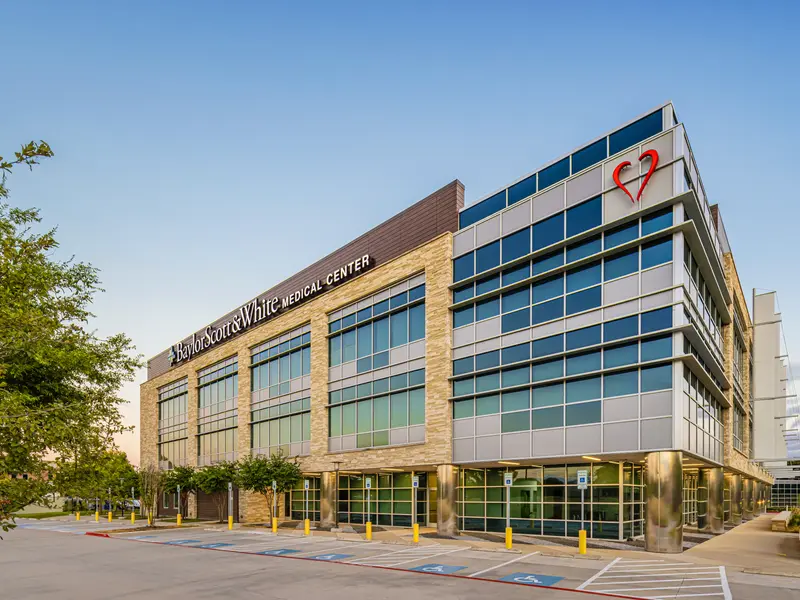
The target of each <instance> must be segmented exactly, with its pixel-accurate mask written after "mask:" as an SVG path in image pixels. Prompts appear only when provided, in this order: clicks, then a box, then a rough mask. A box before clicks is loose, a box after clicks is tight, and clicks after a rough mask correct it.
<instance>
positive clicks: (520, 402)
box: [501, 369, 531, 412]
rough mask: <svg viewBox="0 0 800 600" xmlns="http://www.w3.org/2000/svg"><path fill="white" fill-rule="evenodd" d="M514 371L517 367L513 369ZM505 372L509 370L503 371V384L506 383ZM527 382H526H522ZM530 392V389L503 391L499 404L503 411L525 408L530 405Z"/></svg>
mask: <svg viewBox="0 0 800 600" xmlns="http://www.w3.org/2000/svg"><path fill="white" fill-rule="evenodd" d="M514 370H515V371H516V370H517V369H514ZM506 373H509V371H504V372H503V380H504V381H503V386H505V385H506V382H505V377H506ZM523 383H527V382H523ZM530 396H531V393H530V390H520V391H518V392H505V393H504V394H503V395H502V400H501V406H502V411H503V412H509V411H512V410H524V409H526V408H530V407H531V398H530Z"/></svg>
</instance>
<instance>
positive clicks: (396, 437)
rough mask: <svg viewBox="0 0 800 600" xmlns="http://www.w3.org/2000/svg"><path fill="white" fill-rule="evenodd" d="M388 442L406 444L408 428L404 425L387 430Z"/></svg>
mask: <svg viewBox="0 0 800 600" xmlns="http://www.w3.org/2000/svg"><path fill="white" fill-rule="evenodd" d="M389 443H390V444H392V445H396V444H407V443H408V429H407V428H406V427H401V428H399V429H390V430H389Z"/></svg>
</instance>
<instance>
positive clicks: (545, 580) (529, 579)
mask: <svg viewBox="0 0 800 600" xmlns="http://www.w3.org/2000/svg"><path fill="white" fill-rule="evenodd" d="M562 579H564V578H563V577H553V576H552V575H537V574H536V573H512V574H511V575H506V576H505V577H501V578H500V581H510V582H511V583H521V584H523V585H540V586H544V587H548V586H551V585H554V584H556V583H558V582H559V581H561V580H562Z"/></svg>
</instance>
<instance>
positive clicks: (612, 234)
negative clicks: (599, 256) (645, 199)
mask: <svg viewBox="0 0 800 600" xmlns="http://www.w3.org/2000/svg"><path fill="white" fill-rule="evenodd" d="M638 237H639V221H638V220H636V221H634V222H633V223H631V224H630V225H622V226H621V227H617V228H615V229H612V230H610V231H606V249H608V248H614V247H615V246H619V245H621V244H624V243H625V242H630V241H631V240H635V239H636V238H638Z"/></svg>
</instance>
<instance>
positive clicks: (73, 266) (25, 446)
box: [0, 142, 141, 531]
mask: <svg viewBox="0 0 800 600" xmlns="http://www.w3.org/2000/svg"><path fill="white" fill-rule="evenodd" d="M51 156H53V152H52V150H51V149H50V147H49V146H48V145H47V144H46V143H44V142H40V143H35V142H31V143H29V144H26V145H24V146H23V147H22V148H21V150H20V151H19V152H16V153H14V158H12V159H10V160H4V159H3V158H0V174H2V179H0V499H2V500H1V501H0V528H2V529H3V530H4V531H7V530H8V529H9V528H10V527H13V516H12V513H14V512H16V511H18V510H20V509H22V508H23V507H24V506H26V505H28V504H30V503H32V502H42V501H43V500H44V495H45V494H46V493H47V491H48V486H47V485H45V483H44V480H45V479H46V478H47V476H48V475H51V476H52V475H54V473H53V470H54V468H55V470H59V469H61V468H65V467H67V466H68V465H69V466H70V467H72V468H73V469H74V471H75V472H76V473H81V478H83V479H84V480H83V481H82V482H78V481H77V480H78V479H79V478H78V477H75V478H74V479H75V480H76V481H75V483H76V487H77V488H81V489H83V488H85V486H86V483H87V481H86V480H85V477H84V476H86V471H85V470H83V469H82V464H83V462H84V460H86V461H93V460H95V458H96V457H97V456H98V455H99V454H100V453H101V452H102V451H103V450H105V449H107V448H112V447H113V436H114V434H116V433H118V432H121V431H124V430H125V429H126V428H125V427H124V426H123V424H122V417H121V415H120V412H119V407H120V405H121V404H122V403H123V402H124V400H123V399H122V398H120V396H119V390H120V387H121V386H122V384H123V383H124V382H125V381H130V380H132V379H133V375H134V371H135V369H136V368H137V367H138V366H140V364H141V360H140V358H139V357H134V356H132V352H133V346H132V345H131V342H130V340H129V339H128V338H127V337H126V336H125V335H122V334H117V335H112V336H111V337H108V338H101V337H99V336H98V335H97V333H96V332H95V331H93V330H91V329H89V328H88V322H89V320H90V319H91V318H92V317H93V315H92V313H91V312H90V311H89V308H90V305H91V302H92V299H93V297H94V296H95V295H96V294H97V293H98V292H100V291H102V290H101V288H100V282H99V277H98V271H97V269H95V268H94V267H92V266H91V265H89V264H87V263H82V262H77V261H75V260H73V259H69V260H59V259H58V258H57V257H56V252H57V249H58V242H57V241H56V238H55V230H54V229H50V230H44V231H42V230H41V228H40V226H39V224H40V222H41V217H40V215H39V211H38V210H37V209H20V208H14V207H11V206H9V205H8V204H6V203H4V201H5V200H6V199H7V198H8V197H9V190H8V188H7V187H6V181H7V177H8V175H9V174H11V173H12V171H13V170H14V168H15V167H29V168H33V167H34V165H36V164H37V163H38V161H39V160H40V159H42V158H49V157H51ZM49 456H56V457H58V459H57V464H56V465H55V467H54V466H53V465H52V464H49V463H48V462H47V461H46V458H47V457H49ZM21 473H28V474H29V478H28V481H33V482H36V483H35V485H34V484H31V483H24V484H22V483H20V482H21V481H24V480H21V479H19V478H14V477H13V476H14V475H16V474H21ZM78 483H80V484H79V485H77V484H78Z"/></svg>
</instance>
